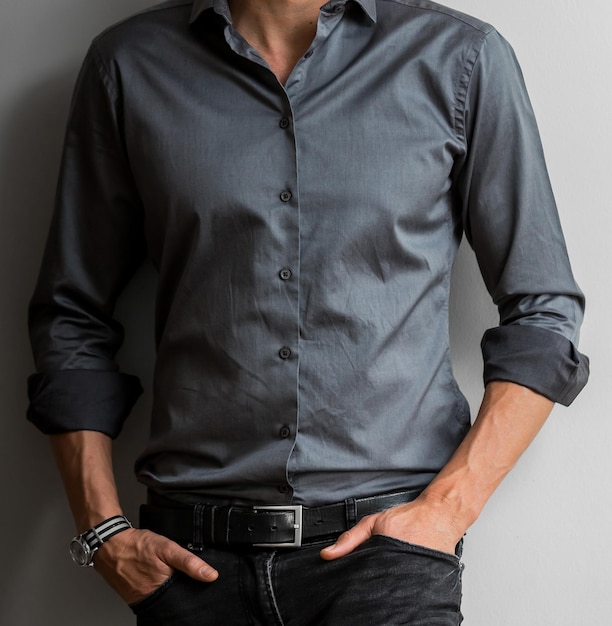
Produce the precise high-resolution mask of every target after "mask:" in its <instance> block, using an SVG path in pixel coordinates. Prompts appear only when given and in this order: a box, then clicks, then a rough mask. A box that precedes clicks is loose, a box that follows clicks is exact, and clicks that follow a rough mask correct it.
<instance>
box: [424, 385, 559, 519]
mask: <svg viewBox="0 0 612 626" xmlns="http://www.w3.org/2000/svg"><path fill="white" fill-rule="evenodd" d="M553 406H554V403H553V402H551V401H550V400H548V399H547V398H545V397H544V396H542V395H540V394H538V393H536V392H534V391H532V390H531V389H528V388H526V387H523V386H521V385H517V384H514V383H510V382H503V381H496V382H492V383H489V384H488V385H487V388H486V390H485V395H484V398H483V402H482V405H481V407H480V410H479V412H478V416H477V418H476V421H475V422H474V425H473V426H472V428H471V430H470V432H469V433H468V434H467V436H466V438H465V440H464V441H463V442H462V444H461V445H460V446H459V448H458V449H457V451H456V452H455V454H454V455H453V457H452V458H451V460H450V461H449V462H448V463H447V465H446V466H445V467H444V468H443V469H442V471H441V472H440V473H439V474H438V476H437V477H436V478H435V479H434V480H433V481H432V483H431V484H430V485H429V487H428V488H427V489H426V490H425V492H424V493H423V496H424V497H425V498H432V499H434V500H436V499H437V500H440V501H441V502H442V503H443V506H444V507H445V508H447V510H448V511H449V512H450V513H451V515H452V517H453V519H454V520H455V523H456V524H457V525H458V526H459V527H460V528H464V529H467V528H468V527H469V526H470V525H471V524H473V523H474V521H476V518H477V517H478V515H479V514H480V512H481V510H482V508H483V507H484V505H485V503H486V502H487V500H488V499H489V497H490V496H491V495H492V494H493V492H494V491H495V489H496V488H497V487H498V485H499V484H500V483H501V481H502V480H503V478H504V477H505V476H506V475H507V474H508V472H509V471H510V470H511V469H512V468H513V467H514V465H515V464H516V462H517V461H518V459H519V457H520V456H521V454H522V453H523V452H524V451H525V450H526V448H527V447H528V446H529V444H530V443H531V442H532V441H533V439H534V438H535V436H536V435H537V434H538V432H539V430H540V429H541V427H542V425H543V424H544V422H545V421H546V418H547V417H548V415H549V414H550V412H551V410H552V408H553Z"/></svg>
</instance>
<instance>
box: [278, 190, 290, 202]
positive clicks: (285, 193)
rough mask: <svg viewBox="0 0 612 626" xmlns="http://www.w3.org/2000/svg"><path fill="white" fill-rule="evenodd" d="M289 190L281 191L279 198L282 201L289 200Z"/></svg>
mask: <svg viewBox="0 0 612 626" xmlns="http://www.w3.org/2000/svg"><path fill="white" fill-rule="evenodd" d="M291 197H292V196H291V192H290V191H283V192H282V193H281V195H280V199H281V200H282V201H283V202H289V200H291Z"/></svg>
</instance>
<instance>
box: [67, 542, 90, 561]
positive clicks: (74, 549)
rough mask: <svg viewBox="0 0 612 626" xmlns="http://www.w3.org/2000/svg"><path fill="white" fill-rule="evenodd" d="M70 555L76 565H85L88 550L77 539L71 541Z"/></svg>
mask: <svg viewBox="0 0 612 626" xmlns="http://www.w3.org/2000/svg"><path fill="white" fill-rule="evenodd" d="M70 555H71V556H72V560H73V561H74V562H75V563H76V564H77V565H87V561H88V556H89V550H87V549H86V548H85V546H84V545H83V544H82V543H81V542H80V541H79V540H78V539H73V541H72V542H71V544H70Z"/></svg>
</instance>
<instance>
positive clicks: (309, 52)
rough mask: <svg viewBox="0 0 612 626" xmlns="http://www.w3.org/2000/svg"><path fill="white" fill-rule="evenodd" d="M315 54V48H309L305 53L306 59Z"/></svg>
mask: <svg viewBox="0 0 612 626" xmlns="http://www.w3.org/2000/svg"><path fill="white" fill-rule="evenodd" d="M313 54H314V50H309V51H308V52H307V53H306V54H305V55H304V58H305V59H310V57H311V56H312V55H313Z"/></svg>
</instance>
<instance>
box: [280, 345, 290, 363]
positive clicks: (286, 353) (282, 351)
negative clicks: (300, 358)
mask: <svg viewBox="0 0 612 626" xmlns="http://www.w3.org/2000/svg"><path fill="white" fill-rule="evenodd" d="M278 356H280V358H281V359H283V361H286V360H287V359H288V358H289V357H290V356H291V350H289V348H281V349H280V350H279V351H278Z"/></svg>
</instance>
